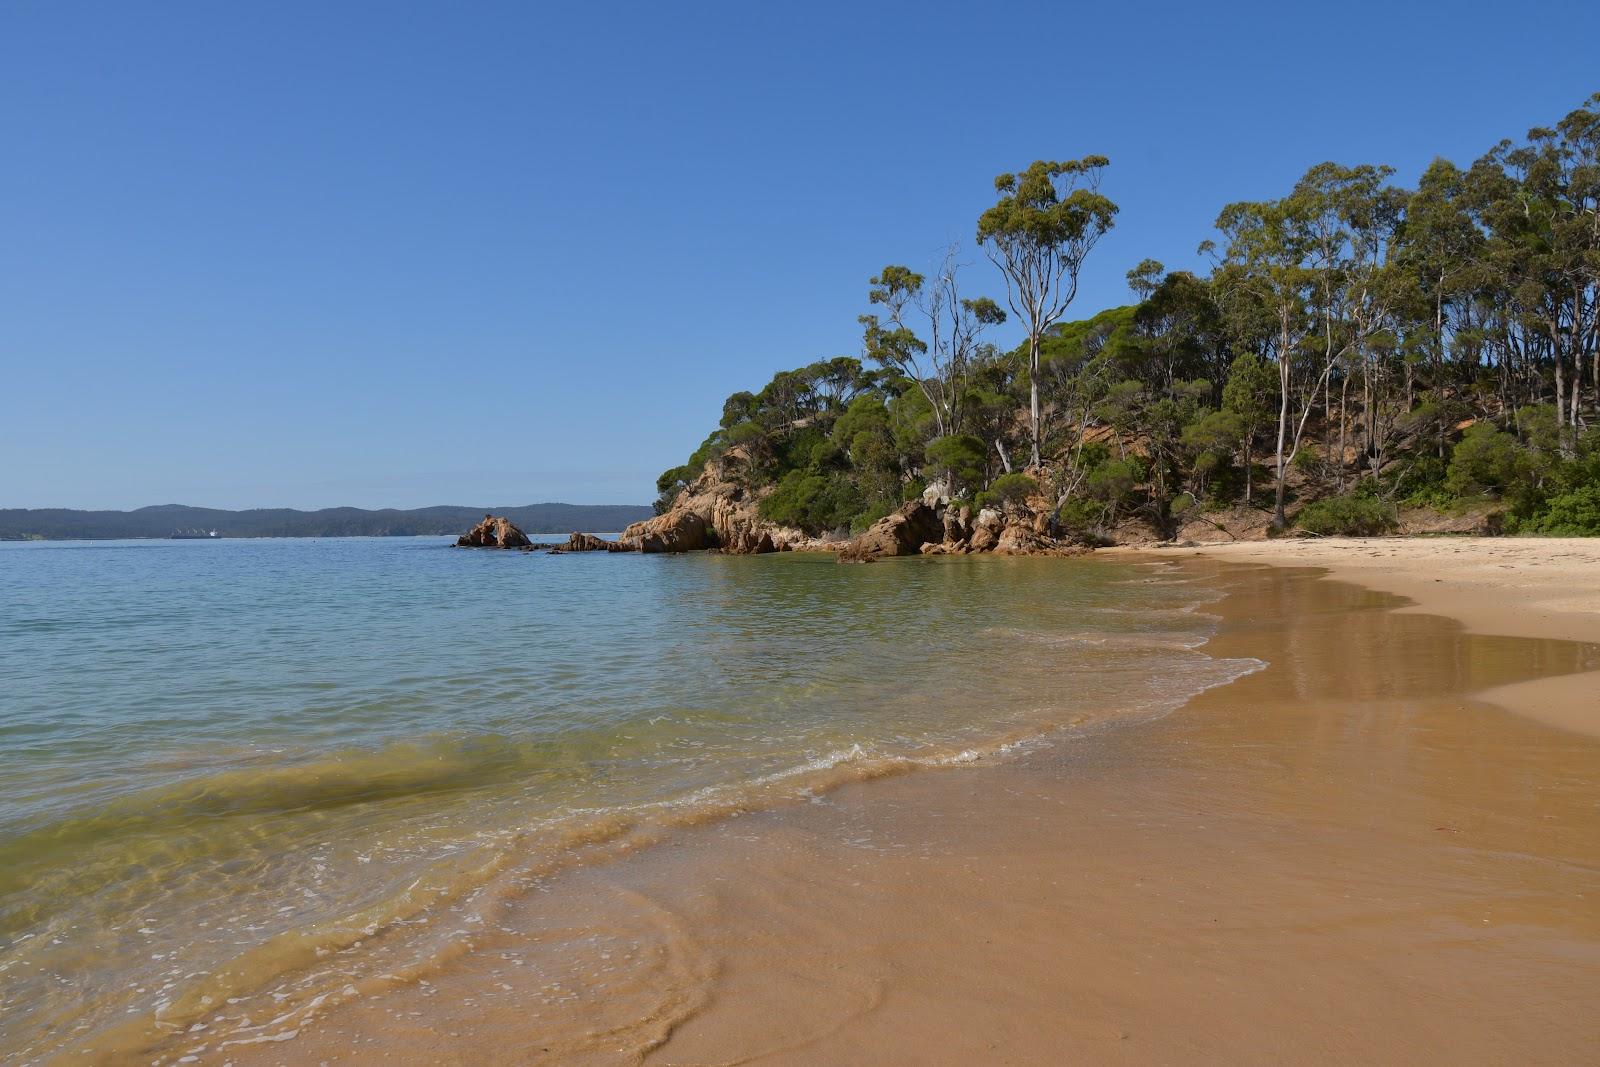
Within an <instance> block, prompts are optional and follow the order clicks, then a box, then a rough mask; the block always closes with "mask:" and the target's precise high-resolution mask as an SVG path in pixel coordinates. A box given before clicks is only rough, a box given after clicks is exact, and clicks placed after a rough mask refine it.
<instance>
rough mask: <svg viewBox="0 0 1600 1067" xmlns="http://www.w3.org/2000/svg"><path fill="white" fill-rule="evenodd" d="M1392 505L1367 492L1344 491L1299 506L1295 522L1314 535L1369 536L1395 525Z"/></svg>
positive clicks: (1392, 527)
mask: <svg viewBox="0 0 1600 1067" xmlns="http://www.w3.org/2000/svg"><path fill="white" fill-rule="evenodd" d="M1397 521H1398V520H1397V519H1396V517H1395V513H1394V508H1393V507H1392V506H1391V505H1389V504H1387V503H1385V502H1384V501H1382V500H1379V499H1378V498H1377V497H1375V496H1373V495H1371V494H1370V493H1365V492H1360V493H1346V494H1344V495H1343V496H1331V497H1326V498H1324V499H1322V500H1314V501H1312V502H1311V503H1309V504H1307V505H1306V506H1305V507H1304V508H1301V509H1300V514H1299V515H1298V516H1297V517H1296V519H1295V522H1296V524H1297V525H1298V526H1299V527H1300V528H1301V529H1302V530H1306V531H1308V532H1310V533H1314V534H1323V535H1331V534H1338V535H1342V536H1345V537H1373V536H1376V535H1378V534H1382V533H1387V532H1389V531H1390V530H1392V529H1394V528H1395V526H1396V525H1397Z"/></svg>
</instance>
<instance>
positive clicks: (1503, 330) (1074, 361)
mask: <svg viewBox="0 0 1600 1067" xmlns="http://www.w3.org/2000/svg"><path fill="white" fill-rule="evenodd" d="M1597 158H1600V95H1596V96H1595V97H1593V98H1591V99H1590V100H1588V101H1586V102H1585V103H1584V104H1583V105H1582V106H1581V107H1580V108H1578V109H1577V110H1575V111H1573V112H1572V113H1571V114H1569V115H1567V116H1566V117H1565V118H1563V119H1562V120H1561V121H1560V122H1558V123H1556V124H1554V125H1553V126H1550V127H1548V128H1536V129H1534V130H1532V131H1530V133H1529V134H1528V136H1527V138H1526V139H1525V140H1524V141H1523V142H1520V143H1518V142H1511V141H1507V142H1502V143H1501V144H1499V145H1497V146H1496V147H1495V148H1493V149H1491V150H1490V151H1489V152H1488V153H1486V154H1485V155H1484V156H1483V157H1482V158H1481V159H1479V160H1477V161H1476V162H1475V163H1473V164H1472V166H1471V167H1470V168H1462V167H1458V166H1456V165H1455V164H1452V163H1449V162H1448V161H1445V160H1438V161H1435V162H1434V164H1433V165H1431V166H1430V167H1429V168H1428V169H1427V171H1426V172H1425V173H1424V174H1422V175H1421V176H1420V179H1419V182H1418V185H1417V188H1416V190H1415V191H1408V190H1403V189H1400V188H1397V187H1395V186H1394V185H1392V184H1391V177H1392V171H1391V170H1390V168H1388V167H1384V166H1378V165H1358V166H1344V165H1341V164H1334V163H1322V164H1317V165H1315V166H1313V167H1311V168H1310V169H1308V170H1307V171H1306V172H1305V174H1304V176H1303V177H1302V178H1301V179H1300V180H1299V181H1298V182H1297V183H1296V184H1295V185H1294V186H1293V188H1292V189H1289V190H1287V191H1286V192H1285V194H1284V195H1282V196H1280V197H1278V198H1277V199H1267V200H1260V201H1250V202H1239V203H1234V204H1229V205H1227V206H1226V207H1224V208H1223V209H1222V211H1221V212H1220V213H1219V215H1218V216H1217V221H1216V225H1217V228H1218V230H1219V231H1220V232H1219V239H1218V242H1217V243H1216V244H1212V243H1211V242H1206V243H1205V244H1204V245H1203V246H1202V248H1203V250H1204V251H1207V252H1210V253H1215V256H1214V268H1213V269H1212V270H1211V272H1210V274H1209V275H1205V276H1202V275H1199V274H1195V273H1190V272H1186V271H1167V270H1166V268H1165V267H1164V266H1162V265H1161V264H1160V263H1158V262H1156V261H1154V260H1144V261H1142V262H1140V263H1139V264H1138V265H1137V266H1136V267H1134V269H1133V270H1132V271H1129V272H1128V282H1129V286H1130V288H1131V290H1132V291H1133V294H1134V295H1135V297H1136V298H1137V303H1135V304H1132V305H1129V306H1124V307H1113V308H1108V309H1105V310H1103V311H1099V312H1098V313H1096V314H1093V315H1090V316H1088V317H1087V318H1083V319H1081V320H1079V321H1076V322H1073V321H1067V322H1063V321H1061V319H1062V318H1063V316H1064V313H1065V311H1066V309H1067V307H1068V305H1070V303H1071V302H1072V299H1073V296H1074V295H1075V293H1076V291H1077V288H1076V282H1077V278H1078V272H1079V269H1080V268H1081V267H1082V265H1083V263H1084V257H1085V256H1087V255H1088V254H1089V252H1090V251H1091V250H1092V249H1093V247H1094V246H1095V244H1096V242H1097V241H1098V240H1099V238H1100V237H1101V236H1103V235H1104V234H1105V233H1106V232H1107V230H1108V229H1109V228H1110V227H1111V226H1112V224H1113V223H1114V221H1115V218H1116V212H1117V208H1116V205H1115V204H1113V203H1111V201H1109V200H1108V199H1106V198H1105V197H1104V196H1102V195H1101V194H1100V192H1099V180H1100V177H1101V175H1102V173H1103V172H1104V171H1105V168H1106V167H1107V161H1106V160H1105V159H1104V158H1103V157H1095V156H1090V157H1086V158H1084V159H1081V160H1075V161H1068V162H1049V161H1040V162H1036V163H1034V164H1032V165H1031V166H1029V167H1028V168H1027V169H1026V170H1024V171H1022V172H1020V173H1015V174H1004V175H1001V176H1000V177H999V178H998V179H997V181H996V183H995V187H996V192H997V198H996V201H995V203H994V204H993V206H992V207H990V208H989V209H988V210H986V211H985V212H983V214H982V216H981V217H980V219H979V220H978V226H977V236H978V239H979V241H980V242H981V243H982V244H983V246H984V251H985V252H986V253H987V254H988V255H989V257H990V258H991V260H993V261H994V263H995V264H996V265H997V266H999V267H1000V269H1001V270H1002V272H1003V273H1004V274H1005V275H1006V277H1007V280H1008V283H1009V285H1008V290H1007V295H1008V297H1009V299H1010V301H1011V307H1012V310H1013V312H1014V313H1015V315H1016V318H1017V319H1018V320H1021V321H1018V322H1017V325H1018V326H1020V327H1021V328H1022V330H1024V331H1025V332H1026V340H1025V341H1023V342H1022V343H1020V344H1019V345H1018V346H1017V348H1016V349H1014V350H1013V351H1010V352H1001V351H999V350H997V349H996V348H994V346H992V345H988V344H983V343H980V342H979V340H978V336H979V331H980V330H981V329H982V328H983V327H986V326H993V325H995V324H998V323H999V322H1000V321H1001V320H1002V319H1003V318H1004V316H1003V314H1002V312H1001V311H1000V308H999V307H998V306H997V305H995V304H994V302H993V301H991V300H987V299H983V298H979V299H977V300H972V299H964V298H962V297H961V295H960V294H959V292H957V290H956V288H955V284H954V271H953V268H952V264H955V260H953V259H947V260H946V261H945V264H944V265H943V266H941V267H940V268H938V269H936V270H930V271H928V272H927V273H926V274H919V273H916V272H914V271H912V270H911V269H910V268H908V267H904V266H898V265H890V266H887V267H885V268H883V269H882V270H881V271H879V272H878V273H877V274H876V276H874V277H873V278H872V280H871V288H870V289H869V291H868V292H867V294H866V306H865V307H864V308H862V309H861V310H864V311H866V312H868V314H866V315H864V316H862V317H861V320H860V321H861V323H862V325H863V327H864V331H863V336H862V340H863V342H864V348H863V352H864V358H865V359H866V360H867V366H863V363H862V361H861V360H857V359H853V358H850V357H835V358H832V359H826V360H819V361H818V362H815V363H812V364H809V365H807V366H804V367H800V368H797V369H795V370H792V371H784V372H781V373H779V374H776V375H774V376H773V377H772V378H771V380H770V381H769V382H768V383H767V384H766V385H765V386H764V387H762V388H761V389H760V390H759V391H756V392H738V393H735V394H733V395H732V396H730V397H729V398H728V400H727V402H726V403H725V404H724V405H723V408H722V412H721V420H720V424H719V426H718V428H717V430H716V431H715V432H714V433H713V434H712V435H711V436H710V437H708V438H707V439H706V441H705V442H704V443H703V444H702V445H701V447H700V448H699V449H697V450H696V452H695V454H694V455H693V456H691V457H690V458H689V460H688V462H686V463H685V464H684V465H683V466H681V467H674V468H672V469H671V470H668V471H666V472H664V473H663V474H662V476H661V478H660V479H659V480H658V482H657V491H658V493H659V494H660V497H659V500H658V505H657V506H658V507H662V506H665V505H666V504H667V503H669V502H670V501H671V500H672V499H673V498H674V496H675V495H676V494H677V493H679V492H681V491H682V489H683V487H684V486H685V485H687V484H689V483H690V482H692V481H693V480H694V479H695V478H696V477H698V476H699V475H700V473H701V472H702V471H703V470H704V469H705V467H706V464H707V463H710V462H714V461H717V460H718V459H719V458H720V459H721V460H722V461H723V463H724V474H725V476H726V477H728V478H730V479H734V480H738V481H741V482H742V483H743V484H745V485H746V486H749V487H751V488H753V489H758V490H766V489H768V488H769V487H770V488H773V489H775V491H774V492H772V493H770V494H769V495H770V499H769V500H768V502H767V503H766V504H765V505H764V507H765V508H766V509H767V510H768V511H769V512H770V513H771V514H772V515H773V516H775V517H778V516H781V517H782V519H783V521H788V522H793V523H795V524H797V525H801V526H803V527H805V528H807V529H813V530H816V529H823V528H828V527H834V526H838V525H841V524H844V523H848V524H849V525H850V526H851V527H852V528H857V529H859V528H861V527H863V526H864V525H866V524H867V523H869V522H870V521H871V520H873V519H875V518H878V517H881V516H882V515H884V514H886V513H887V512H888V511H889V510H891V509H892V508H894V507H896V506H898V504H899V503H900V502H901V501H903V500H906V499H909V498H912V497H914V496H916V495H918V494H919V493H920V492H921V490H922V487H923V486H924V485H926V484H928V483H930V482H933V481H935V480H944V481H946V482H947V483H948V484H949V485H950V486H951V491H952V494H961V495H967V494H971V495H972V496H973V497H974V502H982V503H989V504H994V503H1005V502H1006V501H1008V500H1010V501H1013V502H1015V501H1016V500H1017V499H1018V497H1019V496H1025V495H1028V494H1026V493H1023V492H1022V491H1021V486H1023V484H1024V482H1023V481H1020V480H1019V479H1029V478H1032V479H1037V481H1038V483H1039V484H1040V485H1042V486H1044V487H1045V489H1046V491H1047V492H1048V493H1049V495H1051V496H1052V497H1054V496H1056V495H1058V494H1060V495H1062V496H1063V497H1065V498H1067V499H1066V503H1065V504H1063V505H1062V507H1061V508H1060V516H1059V518H1060V521H1061V522H1062V523H1063V524H1065V525H1066V526H1067V527H1068V528H1069V529H1075V530H1082V531H1089V530H1103V529H1105V528H1107V527H1110V526H1114V525H1115V524H1116V522H1117V520H1118V518H1119V516H1123V515H1127V514H1129V513H1130V512H1137V513H1138V514H1140V515H1142V516H1144V517H1146V518H1148V519H1149V520H1150V521H1151V523H1152V524H1153V525H1154V526H1155V527H1156V528H1157V529H1158V530H1160V531H1162V532H1169V531H1170V528H1171V525H1172V518H1173V516H1174V514H1175V513H1181V512H1182V511H1184V510H1185V509H1187V508H1192V507H1196V506H1208V507H1209V506H1216V505H1223V504H1230V503H1233V502H1235V501H1238V500H1239V499H1240V498H1241V497H1242V498H1243V499H1244V500H1245V501H1247V502H1250V503H1254V502H1255V501H1256V500H1257V499H1258V495H1259V496H1260V497H1265V496H1266V494H1267V493H1268V492H1270V493H1271V496H1272V497H1273V498H1274V500H1273V502H1274V504H1275V505H1276V508H1275V511H1276V519H1277V520H1278V521H1279V525H1280V526H1281V524H1282V522H1283V521H1285V520H1286V515H1285V505H1286V503H1287V501H1288V500H1289V496H1290V495H1289V493H1288V490H1287V488H1286V486H1285V485H1284V484H1283V481H1284V480H1283V479H1280V478H1278V477H1277V476H1278V474H1279V473H1280V472H1279V470H1278V467H1277V464H1276V463H1274V462H1272V461H1273V460H1274V459H1275V458H1276V457H1277V454H1278V453H1277V449H1278V448H1279V447H1282V448H1283V450H1284V452H1285V454H1286V458H1288V460H1289V462H1290V464H1292V467H1293V469H1294V472H1295V474H1294V476H1293V477H1291V478H1290V479H1287V481H1289V482H1291V483H1292V484H1293V485H1294V488H1295V493H1294V495H1295V496H1297V497H1298V498H1299V499H1300V500H1301V501H1302V502H1307V501H1309V503H1307V504H1306V506H1305V507H1303V508H1302V510H1301V514H1300V516H1299V520H1300V523H1301V525H1302V527H1303V528H1305V529H1308V530H1309V529H1315V530H1319V531H1325V532H1378V531H1381V530H1383V529H1387V528H1389V524H1390V523H1391V522H1392V519H1393V507H1392V506H1391V503H1390V502H1395V501H1398V502H1400V503H1401V504H1403V505H1410V506H1419V505H1426V506H1432V507H1438V508H1450V507H1455V506H1459V505H1461V504H1463V503H1464V502H1466V501H1474V500H1480V499H1483V498H1489V499H1493V500H1496V501H1497V502H1498V507H1499V508H1500V509H1501V510H1502V511H1503V512H1504V515H1505V521H1506V526H1507V528H1508V529H1512V530H1517V529H1521V530H1524V531H1529V532H1534V531H1538V532H1544V531H1575V530H1584V531H1587V530H1589V529H1590V528H1591V527H1592V522H1591V518H1592V516H1591V512H1592V506H1593V503H1594V496H1595V493H1596V490H1595V486H1597V485H1600V436H1595V435H1591V437H1590V439H1588V440H1580V432H1579V431H1580V427H1581V426H1584V425H1596V424H1597V423H1600V405H1597V403H1596V399H1595V396H1594V393H1593V384H1594V383H1593V382H1592V381H1591V380H1590V379H1591V378H1592V374H1591V373H1590V370H1589V368H1590V367H1591V364H1590V362H1589V359H1590V357H1591V356H1592V344H1591V342H1592V333H1593V331H1592V330H1590V329H1589V326H1592V324H1593V321H1594V320H1593V316H1594V314H1595V313H1594V310H1593V309H1594V308H1595V307H1596V306H1597V304H1600V275H1597V271H1596V266H1595V264H1597V263H1600V230H1596V229H1595V227H1594V226H1593V218H1594V210H1593V204H1594V197H1595V190H1596V188H1597V186H1596V178H1595V165H1594V161H1595V160H1596V159H1597ZM952 255H953V253H952ZM913 321H914V322H915V325H916V330H915V331H913V329H912V328H911V325H910V324H911V323H912V322H913ZM869 368H870V369H869ZM1574 389H1577V390H1578V393H1577V397H1576V399H1574V393H1573V390H1574ZM1558 398H1559V399H1561V400H1562V401H1563V404H1564V407H1562V408H1561V409H1560V410H1558V408H1557V405H1556V403H1555V401H1556V400H1557V399H1558ZM1474 420H1475V421H1474ZM1467 423H1471V425H1470V427H1469V428H1468V429H1467V431H1466V433H1465V434H1464V435H1462V434H1460V433H1459V432H1458V430H1457V427H1459V426H1462V425H1463V424H1467ZM1013 464H1015V465H1017V466H1018V467H1019V468H1022V469H1025V470H1026V474H1023V473H1021V472H1020V470H1019V473H1017V474H1015V475H1010V476H1007V477H1004V478H998V479H995V480H994V481H993V483H992V484H988V485H987V488H985V489H984V490H983V492H982V493H976V492H975V491H976V490H977V489H978V488H979V487H980V486H985V485H986V483H987V482H988V480H989V479H991V478H994V476H995V475H996V474H997V473H998V472H999V471H1000V470H1001V469H1009V468H1011V467H1012V465H1013ZM1263 483H1265V484H1263ZM1029 484H1031V483H1029ZM1335 486H1337V487H1339V490H1340V492H1341V494H1342V495H1340V496H1337V497H1332V498H1327V499H1324V500H1321V501H1317V500H1316V499H1315V498H1316V497H1317V496H1318V495H1319V494H1326V493H1328V492H1331V491H1333V488H1334V487H1335ZM1201 502H1203V504H1202V503H1201ZM1263 502H1264V500H1263Z"/></svg>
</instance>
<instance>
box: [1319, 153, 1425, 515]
mask: <svg viewBox="0 0 1600 1067" xmlns="http://www.w3.org/2000/svg"><path fill="white" fill-rule="evenodd" d="M1393 173H1394V168H1392V167H1385V166H1356V167H1345V166H1341V165H1339V164H1337V163H1319V164H1317V165H1316V166H1314V167H1312V168H1311V169H1310V170H1308V171H1307V172H1306V174H1305V176H1304V177H1303V178H1301V179H1300V181H1299V182H1298V183H1297V184H1296V185H1295V189H1294V192H1293V193H1292V194H1291V199H1292V200H1294V201H1297V202H1298V206H1297V208H1296V211H1295V214H1296V216H1297V217H1298V218H1299V219H1300V220H1301V225H1303V226H1304V227H1305V229H1306V234H1307V236H1308V238H1309V242H1308V244H1307V250H1308V253H1309V255H1308V258H1307V263H1306V265H1307V267H1308V268H1309V269H1310V270H1311V271H1312V273H1313V276H1314V279H1315V282H1314V286H1313V299H1314V301H1315V303H1316V305H1317V312H1318V316H1319V318H1320V319H1321V323H1322V328H1321V333H1322V336H1321V355H1322V358H1323V359H1324V360H1326V361H1327V362H1328V364H1329V365H1330V366H1337V365H1339V364H1341V363H1347V364H1348V365H1349V366H1351V367H1354V368H1358V369H1359V370H1360V372H1361V388H1362V398H1361V400H1362V403H1361V407H1362V420H1361V423H1362V431H1363V436H1364V438H1365V441H1364V448H1363V453H1364V455H1365V456H1366V457H1367V462H1368V465H1369V467H1370V470H1371V473H1372V475H1373V477H1377V475H1378V472H1379V470H1380V469H1381V468H1382V466H1383V461H1384V448H1385V444H1386V442H1387V440H1388V433H1389V429H1390V426H1391V424H1392V421H1393V413H1392V412H1391V413H1390V415H1389V416H1388V417H1389V422H1386V421H1385V417H1386V416H1385V408H1386V398H1385V396H1384V390H1385V387H1386V386H1387V384H1388V374H1387V367H1386V361H1385V359H1384V358H1383V357H1384V355H1385V354H1386V352H1388V351H1390V350H1392V348H1393V340H1394V338H1393V334H1392V330H1393V328H1394V327H1395V326H1396V322H1395V312H1396V311H1397V309H1398V308H1399V306H1400V305H1401V304H1402V303H1403V300H1404V296H1405V294H1406V286H1405V284H1404V272H1403V271H1401V270H1399V269H1398V268H1397V267H1395V266H1393V265H1392V264H1391V253H1392V252H1393V250H1394V248H1395V242H1396V236H1397V234H1398V231H1399V227H1400V220H1401V217H1402V214H1403V212H1404V210H1405V203H1406V200H1407V194H1406V193H1405V192H1403V191H1402V190H1399V189H1396V188H1393V187H1392V186H1389V185H1388V184H1387V181H1388V179H1389V177H1390V176H1391V175H1393ZM1386 334H1388V336H1387V337H1386V336H1385V335H1386ZM1348 382H1349V377H1348V375H1346V377H1345V379H1344V383H1345V384H1346V385H1347V384H1348ZM1322 387H1323V390H1324V391H1323V414H1324V418H1325V419H1329V418H1331V416H1332V411H1331V405H1330V404H1329V403H1328V395H1327V387H1328V376H1327V375H1326V374H1324V376H1323V378H1322ZM1345 408H1346V394H1345V392H1344V391H1343V390H1342V391H1341V397H1340V403H1339V459H1338V468H1339V470H1340V472H1341V474H1340V481H1341V484H1342V482H1343V474H1342V472H1343V467H1344V455H1345V431H1346V427H1347V419H1346V414H1345Z"/></svg>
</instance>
